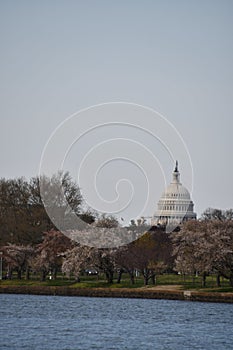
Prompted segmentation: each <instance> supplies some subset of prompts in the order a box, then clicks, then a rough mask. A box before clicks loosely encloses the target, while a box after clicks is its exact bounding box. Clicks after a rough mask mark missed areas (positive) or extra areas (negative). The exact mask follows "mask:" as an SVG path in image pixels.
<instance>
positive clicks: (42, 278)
mask: <svg viewBox="0 0 233 350" xmlns="http://www.w3.org/2000/svg"><path fill="white" fill-rule="evenodd" d="M45 279H46V271H44V270H43V271H42V272H41V277H40V280H41V282H44V281H45Z"/></svg>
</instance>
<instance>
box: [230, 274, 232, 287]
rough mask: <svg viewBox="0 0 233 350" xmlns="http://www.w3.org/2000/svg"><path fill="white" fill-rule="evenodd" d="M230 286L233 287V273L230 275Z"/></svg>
mask: <svg viewBox="0 0 233 350" xmlns="http://www.w3.org/2000/svg"><path fill="white" fill-rule="evenodd" d="M230 286H231V287H233V273H231V274H230Z"/></svg>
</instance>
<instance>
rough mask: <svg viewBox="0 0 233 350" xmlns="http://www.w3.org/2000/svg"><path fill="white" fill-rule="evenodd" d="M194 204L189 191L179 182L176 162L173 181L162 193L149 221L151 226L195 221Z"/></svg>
mask: <svg viewBox="0 0 233 350" xmlns="http://www.w3.org/2000/svg"><path fill="white" fill-rule="evenodd" d="M193 207H194V204H193V202H192V200H191V197H190V193H189V191H188V190H187V189H186V188H185V187H184V186H183V185H182V184H181V182H180V173H179V170H178V162H177V161H176V166H175V170H174V172H173V179H172V182H171V183H170V185H169V186H168V187H167V188H166V190H165V191H164V192H163V194H162V196H161V198H160V200H159V202H158V208H157V211H156V212H155V214H154V216H153V217H152V219H151V225H152V226H153V225H169V224H171V225H172V224H180V223H182V222H184V221H187V220H193V219H196V217H197V215H196V213H194V211H193Z"/></svg>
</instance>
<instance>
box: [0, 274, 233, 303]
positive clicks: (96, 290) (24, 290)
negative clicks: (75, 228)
mask: <svg viewBox="0 0 233 350" xmlns="http://www.w3.org/2000/svg"><path fill="white" fill-rule="evenodd" d="M20 282H21V284H20ZM61 284H62V285H61ZM223 290H224V292H223ZM0 293H7V294H33V295H58V296H79V297H80V296H81V297H110V298H143V299H168V300H186V301H203V302H224V303H233V292H232V291H231V289H229V291H228V290H227V291H226V288H222V289H221V288H215V289H185V288H184V286H182V285H174V284H172V285H157V286H152V285H150V286H135V287H134V288H131V287H130V288H129V287H128V286H125V287H122V285H116V284H113V285H107V284H106V282H105V284H104V285H102V284H101V283H99V285H98V286H96V285H95V284H94V283H93V285H92V286H91V287H90V285H89V286H88V284H86V285H85V284H84V283H74V282H70V281H62V283H60V285H59V283H56V281H46V282H38V281H22V280H21V281H16V280H12V281H1V282H0Z"/></svg>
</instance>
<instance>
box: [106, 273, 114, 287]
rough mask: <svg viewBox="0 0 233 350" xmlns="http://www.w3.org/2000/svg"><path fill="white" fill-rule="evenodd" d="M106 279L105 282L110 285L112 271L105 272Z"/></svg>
mask: <svg viewBox="0 0 233 350" xmlns="http://www.w3.org/2000/svg"><path fill="white" fill-rule="evenodd" d="M106 278H107V282H108V283H109V284H112V283H113V271H107V272H106Z"/></svg>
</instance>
